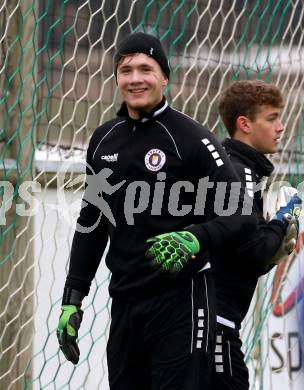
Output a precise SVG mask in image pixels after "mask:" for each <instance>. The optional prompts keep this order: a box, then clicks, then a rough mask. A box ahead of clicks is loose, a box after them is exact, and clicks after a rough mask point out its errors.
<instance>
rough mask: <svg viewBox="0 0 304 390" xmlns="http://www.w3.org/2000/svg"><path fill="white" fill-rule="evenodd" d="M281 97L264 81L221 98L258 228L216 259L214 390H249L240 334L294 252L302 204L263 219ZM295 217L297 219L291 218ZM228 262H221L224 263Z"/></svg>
mask: <svg viewBox="0 0 304 390" xmlns="http://www.w3.org/2000/svg"><path fill="white" fill-rule="evenodd" d="M281 107H282V95H281V92H280V91H279V89H278V88H277V87H276V86H274V85H272V84H267V83H264V82H263V81H259V80H258V81H237V82H234V83H233V84H232V85H231V86H230V87H229V88H228V89H227V90H226V91H225V92H224V93H223V94H222V96H221V98H220V102H219V111H220V115H221V118H222V120H223V122H224V124H225V126H226V129H227V130H228V132H229V134H230V136H231V139H226V140H225V141H224V142H223V146H224V148H225V150H226V152H227V153H228V155H229V157H230V160H231V162H232V164H233V166H234V168H235V169H236V171H237V173H238V175H239V177H240V179H241V181H242V182H243V184H244V185H245V188H246V196H247V197H248V199H250V198H251V199H252V201H253V211H254V212H255V213H256V214H257V215H258V218H259V228H258V230H257V231H256V232H255V233H254V234H252V235H250V236H248V239H247V241H246V243H245V244H242V245H239V246H238V248H237V249H236V248H233V247H232V248H230V253H229V247H226V248H225V251H224V252H223V251H222V249H221V248H220V249H219V250H218V252H217V254H215V256H214V260H215V261H214V267H213V275H214V281H215V286H216V297H217V341H216V352H215V369H214V377H213V381H212V385H211V389H212V390H226V389H229V390H245V389H249V380H248V369H247V367H246V364H245V362H244V356H243V353H242V351H241V345H242V344H241V340H240V335H239V329H240V327H241V322H242V321H243V319H244V317H245V315H246V313H247V311H248V309H249V305H250V302H251V300H252V297H253V294H254V291H255V288H256V285H257V281H258V278H259V276H261V275H263V274H265V273H266V272H267V271H269V270H270V269H271V268H272V267H273V265H274V264H276V263H277V262H278V261H279V260H280V259H282V258H284V256H285V258H286V255H288V254H289V253H290V252H291V251H292V250H293V248H294V246H295V242H296V238H297V233H298V224H297V218H298V212H299V207H297V205H299V204H300V203H301V200H300V199H299V198H298V197H297V196H294V197H293V198H292V199H291V200H290V202H289V203H288V204H287V206H286V207H282V208H281V209H280V210H279V211H278V212H277V214H276V215H275V216H274V217H273V218H272V220H271V221H269V222H268V223H267V222H266V220H265V219H264V217H263V199H262V196H261V190H260V188H261V180H262V178H265V177H268V176H270V175H271V173H272V171H273V165H272V163H271V162H270V161H269V160H268V159H267V158H266V157H265V154H266V153H275V152H276V151H277V150H278V147H279V144H280V140H281V136H282V132H283V125H282V122H281V120H280V111H281ZM292 216H293V218H292ZM224 257H226V259H227V258H229V261H222V260H223V258H224Z"/></svg>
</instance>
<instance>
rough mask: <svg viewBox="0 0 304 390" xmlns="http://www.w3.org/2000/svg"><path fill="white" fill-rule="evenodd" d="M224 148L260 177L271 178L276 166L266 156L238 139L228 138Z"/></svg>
mask: <svg viewBox="0 0 304 390" xmlns="http://www.w3.org/2000/svg"><path fill="white" fill-rule="evenodd" d="M223 146H224V148H225V150H226V152H227V153H228V155H231V156H236V157H237V158H238V159H239V160H241V161H243V162H244V164H246V165H248V166H249V167H251V168H252V169H254V170H255V172H256V173H257V174H258V175H259V176H260V177H262V176H270V175H271V173H272V171H273V169H274V166H273V164H272V163H271V162H270V161H269V160H268V158H266V157H265V156H264V154H262V153H259V152H257V151H256V150H255V149H254V148H252V147H251V146H249V145H247V144H245V143H244V142H241V141H238V140H236V139H231V138H226V139H225V140H224V142H223Z"/></svg>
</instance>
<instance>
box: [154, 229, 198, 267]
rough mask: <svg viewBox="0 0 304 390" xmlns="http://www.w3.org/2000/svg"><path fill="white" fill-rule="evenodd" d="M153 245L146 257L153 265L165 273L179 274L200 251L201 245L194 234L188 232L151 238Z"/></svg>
mask: <svg viewBox="0 0 304 390" xmlns="http://www.w3.org/2000/svg"><path fill="white" fill-rule="evenodd" d="M147 243H148V244H152V245H151V246H150V248H149V249H148V250H147V252H146V256H147V257H148V258H150V259H152V265H153V266H155V267H159V268H161V270H163V271H166V272H167V271H170V272H179V271H181V270H182V269H183V268H184V267H185V265H186V264H187V263H188V261H189V260H190V259H191V258H194V257H195V255H196V254H197V253H198V252H199V251H200V244H199V242H198V240H197V238H196V237H195V235H194V234H192V233H190V232H188V231H181V232H171V233H164V234H160V235H158V236H155V237H152V238H149V239H148V240H147Z"/></svg>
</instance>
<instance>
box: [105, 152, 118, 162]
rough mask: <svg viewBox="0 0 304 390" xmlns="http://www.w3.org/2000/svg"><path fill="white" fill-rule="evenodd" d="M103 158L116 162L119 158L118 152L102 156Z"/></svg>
mask: <svg viewBox="0 0 304 390" xmlns="http://www.w3.org/2000/svg"><path fill="white" fill-rule="evenodd" d="M101 159H102V160H106V161H107V162H116V161H117V160H118V153H114V154H108V155H106V156H101Z"/></svg>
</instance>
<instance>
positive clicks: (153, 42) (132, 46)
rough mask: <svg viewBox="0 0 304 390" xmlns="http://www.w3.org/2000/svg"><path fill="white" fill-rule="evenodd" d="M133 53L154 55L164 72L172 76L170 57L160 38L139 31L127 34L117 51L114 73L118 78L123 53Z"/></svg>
mask: <svg viewBox="0 0 304 390" xmlns="http://www.w3.org/2000/svg"><path fill="white" fill-rule="evenodd" d="M133 53H144V54H147V55H148V56H149V57H152V58H153V59H154V60H155V61H157V62H158V63H159V65H160V67H161V69H162V71H163V72H164V74H165V75H166V76H167V77H168V79H169V77H170V67H169V62H168V58H167V56H166V54H165V52H164V49H163V47H162V45H161V43H160V40H159V39H158V38H156V37H154V36H153V35H149V34H146V33H143V32H137V33H133V34H130V35H127V36H126V37H125V38H124V39H123V40H122V41H121V42H120V43H119V45H118V48H117V50H116V53H115V55H114V74H115V77H116V78H117V65H118V61H119V60H120V58H121V57H122V56H123V55H128V54H133Z"/></svg>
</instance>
